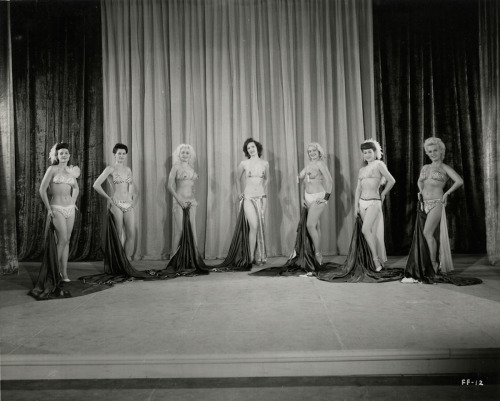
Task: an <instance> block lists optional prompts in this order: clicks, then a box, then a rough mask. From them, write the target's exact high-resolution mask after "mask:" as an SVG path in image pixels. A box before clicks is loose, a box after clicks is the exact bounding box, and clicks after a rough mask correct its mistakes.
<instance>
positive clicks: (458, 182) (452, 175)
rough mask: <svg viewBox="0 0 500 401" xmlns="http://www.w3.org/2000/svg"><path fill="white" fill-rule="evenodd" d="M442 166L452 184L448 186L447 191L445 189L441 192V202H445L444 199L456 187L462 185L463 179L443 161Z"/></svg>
mask: <svg viewBox="0 0 500 401" xmlns="http://www.w3.org/2000/svg"><path fill="white" fill-rule="evenodd" d="M443 168H444V171H446V174H448V175H449V176H450V178H451V179H452V180H453V185H452V186H451V187H450V189H448V191H446V192H445V193H444V194H443V202H445V203H446V199H447V198H448V196H449V195H450V194H451V193H452V192H454V191H456V190H457V189H458V188H460V187H461V186H462V185H464V180H463V179H462V177H460V176H459V175H458V173H457V172H456V171H455V170H453V169H452V168H451V167H450V166H448V165H446V164H444V163H443Z"/></svg>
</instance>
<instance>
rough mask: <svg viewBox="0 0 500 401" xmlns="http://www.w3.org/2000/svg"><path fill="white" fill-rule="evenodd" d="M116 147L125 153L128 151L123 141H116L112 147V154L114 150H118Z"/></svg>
mask: <svg viewBox="0 0 500 401" xmlns="http://www.w3.org/2000/svg"><path fill="white" fill-rule="evenodd" d="M118 149H123V150H124V151H125V153H128V147H127V145H124V144H123V143H120V142H118V143H117V144H116V145H115V146H114V147H113V154H114V155H115V154H116V152H118Z"/></svg>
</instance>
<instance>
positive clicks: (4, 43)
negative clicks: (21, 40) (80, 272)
mask: <svg viewBox="0 0 500 401" xmlns="http://www.w3.org/2000/svg"><path fill="white" fill-rule="evenodd" d="M11 53H12V46H11V36H10V3H8V2H0V147H1V149H0V199H1V202H0V221H1V227H0V235H1V240H0V274H11V273H16V272H17V271H18V258H17V235H16V202H15V200H16V186H15V160H16V155H15V153H14V98H13V92H12V64H11V60H12V57H11Z"/></svg>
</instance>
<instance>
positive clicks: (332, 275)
mask: <svg viewBox="0 0 500 401" xmlns="http://www.w3.org/2000/svg"><path fill="white" fill-rule="evenodd" d="M307 212H308V211H307V208H306V207H304V208H302V211H301V214H300V221H299V225H298V227H297V238H296V241H295V249H294V252H293V255H292V257H290V259H288V261H287V262H286V263H285V264H284V265H283V266H278V267H270V268H267V269H262V270H259V271H257V272H255V273H250V274H251V275H252V276H302V275H308V276H316V277H317V278H318V279H320V280H323V281H331V282H347V283H358V282H362V283H378V282H385V281H395V280H399V279H401V277H403V270H402V269H384V270H382V271H380V272H377V271H376V267H375V264H374V263H373V259H372V256H371V253H370V249H369V248H368V244H367V243H366V240H365V238H364V236H363V234H362V233H361V227H362V225H363V223H362V221H361V217H359V216H358V217H357V218H356V224H355V226H354V232H353V235H352V240H351V246H350V248H349V254H348V255H347V260H346V261H345V263H343V264H337V263H325V264H323V265H320V264H319V263H318V262H317V260H316V258H315V255H314V254H315V251H314V245H313V243H312V240H311V237H310V235H309V232H308V231H307Z"/></svg>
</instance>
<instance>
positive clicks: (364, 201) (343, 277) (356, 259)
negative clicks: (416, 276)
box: [317, 139, 403, 283]
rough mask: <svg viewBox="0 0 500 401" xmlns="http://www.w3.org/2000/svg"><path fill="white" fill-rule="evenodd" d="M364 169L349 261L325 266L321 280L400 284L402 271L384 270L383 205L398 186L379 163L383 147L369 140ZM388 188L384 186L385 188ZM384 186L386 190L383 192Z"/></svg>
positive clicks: (365, 150) (381, 163)
mask: <svg viewBox="0 0 500 401" xmlns="http://www.w3.org/2000/svg"><path fill="white" fill-rule="evenodd" d="M360 148H361V152H362V154H363V160H364V166H363V167H362V168H361V169H360V170H359V174H358V185H357V187H356V194H355V215H356V222H355V225H354V232H353V234H352V238H351V246H350V247H349V252H348V255H347V260H346V261H345V262H344V263H343V264H341V265H339V264H336V263H326V264H325V265H323V266H322V269H321V271H320V272H319V273H318V276H317V277H318V278H319V279H320V280H324V281H334V282H350V283H356V282H365V283H376V282H384V281H393V280H399V279H400V278H401V277H402V275H403V271H402V269H384V270H382V269H383V262H385V261H386V260H387V256H386V251H385V242H384V218H383V215H382V203H383V202H384V199H385V197H386V196H387V194H388V193H389V191H390V190H391V188H392V187H393V186H394V184H395V182H396V181H395V180H394V177H393V176H392V175H391V173H389V170H388V169H387V166H386V165H385V163H384V162H383V161H381V160H380V159H381V158H382V148H381V147H380V144H379V143H378V142H377V141H375V140H373V139H367V140H366V141H364V142H363V143H362V144H361V146H360ZM384 184H385V186H384ZM382 186H384V188H383V190H382V191H380V188H381V187H382Z"/></svg>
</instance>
